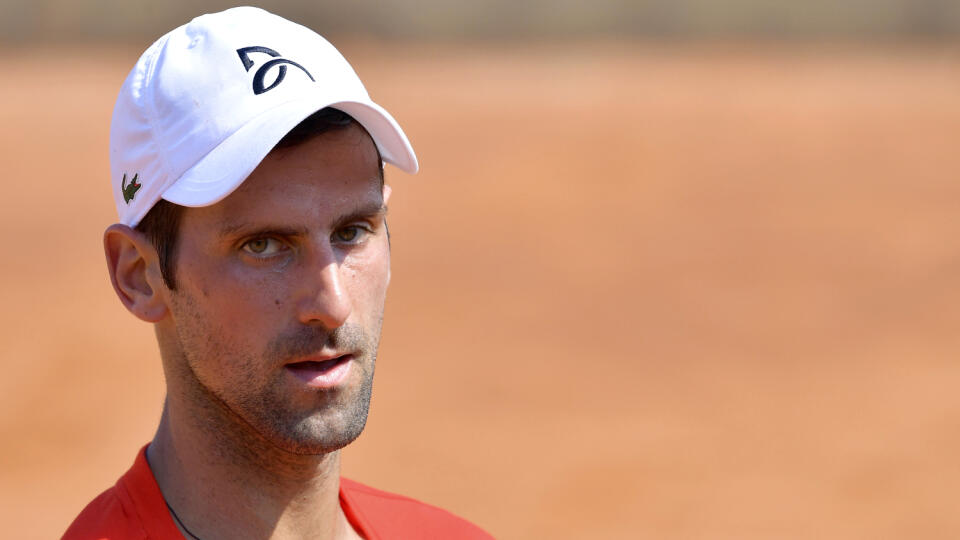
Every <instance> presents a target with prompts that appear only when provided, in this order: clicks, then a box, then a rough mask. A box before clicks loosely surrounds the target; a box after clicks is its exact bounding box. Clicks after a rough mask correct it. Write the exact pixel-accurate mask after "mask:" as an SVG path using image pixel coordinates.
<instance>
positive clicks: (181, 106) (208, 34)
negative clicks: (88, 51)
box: [110, 7, 418, 227]
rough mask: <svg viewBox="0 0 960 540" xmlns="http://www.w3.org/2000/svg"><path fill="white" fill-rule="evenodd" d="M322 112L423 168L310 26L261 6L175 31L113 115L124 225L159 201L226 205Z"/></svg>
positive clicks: (153, 51)
mask: <svg viewBox="0 0 960 540" xmlns="http://www.w3.org/2000/svg"><path fill="white" fill-rule="evenodd" d="M324 107H333V108H336V109H339V110H341V111H343V112H345V113H347V114H349V115H350V116H352V117H353V118H354V119H356V120H357V121H358V122H359V123H360V124H361V125H363V127H364V128H365V129H366V130H367V132H368V133H369V134H370V136H371V137H372V138H373V141H374V143H375V144H376V145H377V149H378V150H379V151H380V155H381V157H382V158H383V160H384V161H385V162H388V163H392V164H393V165H396V166H397V167H399V168H400V169H401V170H403V171H405V172H407V173H410V174H413V173H416V172H417V169H418V165H417V157H416V155H415V154H414V153H413V148H412V147H411V146H410V142H409V141H408V140H407V137H406V135H404V133H403V130H402V129H400V125H399V124H397V122H396V120H394V119H393V117H392V116H390V113H388V112H387V111H386V110H384V109H383V107H380V106H379V105H377V104H376V103H374V102H373V101H371V100H370V96H369V95H368V94H367V91H366V89H365V88H364V87H363V83H361V82H360V79H359V78H358V77H357V74H356V73H355V72H354V71H353V68H352V67H350V64H349V63H347V61H346V59H345V58H344V57H343V55H341V54H340V52H339V51H337V49H335V48H334V47H333V45H331V44H330V43H329V42H328V41H327V40H325V39H324V38H323V37H321V36H320V35H318V34H317V33H315V32H314V31H312V30H310V29H309V28H306V27H304V26H301V25H299V24H296V23H293V22H290V21H288V20H286V19H283V18H281V17H278V16H276V15H273V14H272V13H268V12H266V11H264V10H262V9H258V8H252V7H238V8H233V9H228V10H226V11H223V12H220V13H214V14H210V15H203V16H201V17H197V18H196V19H194V20H192V21H191V22H189V23H188V24H185V25H183V26H181V27H179V28H176V29H175V30H173V31H171V32H170V33H168V34H167V35H165V36H163V37H161V38H160V39H158V40H157V41H156V42H155V43H154V44H153V45H151V46H150V48H148V49H147V50H146V51H145V52H144V53H143V55H142V56H141V57H140V59H139V60H138V61H137V63H136V65H135V66H134V67H133V70H132V71H131V72H130V74H129V75H128V76H127V79H126V80H125V81H124V83H123V87H121V89H120V95H119V96H118V97H117V103H116V105H115V107H114V110H113V121H112V123H111V127H110V173H111V175H112V182H113V197H114V201H115V202H116V205H117V213H118V214H119V216H120V222H121V223H123V224H126V225H129V226H131V227H134V226H136V225H137V223H139V222H140V220H141V219H142V218H143V216H144V215H146V213H147V212H148V211H149V210H150V208H152V207H153V205H154V204H156V203H157V201H159V200H160V199H161V198H162V199H166V200H168V201H170V202H172V203H175V204H179V205H183V206H207V205H210V204H214V203H216V202H217V201H220V200H221V199H223V198H224V197H226V196H227V195H229V194H230V193H231V192H233V190H234V189H236V188H237V187H238V186H239V185H240V184H241V183H242V182H243V181H244V180H245V179H246V178H247V176H249V175H250V173H251V172H253V170H254V169H255V168H256V167H257V165H259V164H260V162H261V161H262V160H263V158H264V157H266V155H267V154H268V153H269V152H270V150H272V149H273V147H274V145H276V144H277V142H279V141H280V139H282V138H283V136H284V135H286V134H287V133H288V132H289V131H290V130H291V129H293V128H294V127H296V125H297V124H299V123H300V122H301V121H302V120H304V119H305V118H306V117H308V116H310V115H311V114H313V113H314V112H316V111H318V110H320V109H323V108H324Z"/></svg>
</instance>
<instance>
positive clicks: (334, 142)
mask: <svg viewBox="0 0 960 540" xmlns="http://www.w3.org/2000/svg"><path fill="white" fill-rule="evenodd" d="M110 139H111V140H110V157H111V169H112V170H111V172H112V174H113V191H114V197H115V200H116V204H117V209H118V212H119V217H120V223H117V224H115V225H112V226H110V227H109V228H108V229H107V230H106V232H105V234H104V249H105V252H106V257H107V265H108V268H109V271H110V278H111V281H112V283H113V286H114V289H115V291H116V293H117V296H118V297H119V298H120V300H121V302H122V303H123V304H124V306H125V307H126V308H127V309H128V310H129V311H130V312H131V313H133V314H134V315H136V316H137V317H139V318H140V319H142V320H144V321H148V322H150V323H153V324H154V328H155V332H156V336H157V341H158V343H159V347H160V352H161V357H162V360H163V370H164V376H165V379H166V383H167V397H166V401H165V403H164V408H163V413H162V417H161V420H160V425H159V427H158V429H157V433H156V435H155V437H154V439H153V441H151V442H150V444H148V445H147V446H145V447H144V448H143V449H142V450H141V451H140V453H139V455H138V456H137V458H136V461H135V463H134V465H133V467H132V468H131V469H130V470H129V471H128V472H127V473H126V474H125V475H124V476H123V477H122V478H121V479H120V480H119V481H118V482H117V484H116V485H115V486H114V487H112V488H110V489H109V490H107V491H105V492H104V493H103V494H101V495H100V496H99V497H97V498H96V499H95V500H94V501H93V502H91V503H90V504H89V505H88V506H87V507H86V509H84V511H83V512H82V513H81V514H80V516H79V517H78V518H77V519H76V520H75V521H74V523H73V524H72V525H71V527H70V528H69V530H68V531H67V532H66V534H65V536H64V538H67V539H69V540H74V539H85V538H97V539H100V538H109V539H132V538H137V539H140V538H180V537H185V538H191V539H203V540H214V539H231V540H234V539H243V538H258V539H259V538H298V539H306V538H310V539H343V538H361V537H362V538H369V539H373V538H489V535H487V534H486V533H484V532H483V531H481V530H480V529H478V528H477V527H475V526H474V525H471V524H470V523H468V522H466V521H464V520H462V519H460V518H458V517H455V516H453V515H451V514H449V513H447V512H445V511H443V510H440V509H437V508H434V507H431V506H428V505H425V504H423V503H419V502H417V501H414V500H412V499H408V498H405V497H400V496H397V495H392V494H388V493H384V492H381V491H377V490H375V489H372V488H368V487H366V486H362V485H360V484H358V483H356V482H351V481H349V480H346V479H341V478H340V474H339V469H340V453H339V451H340V449H341V448H343V447H344V446H346V445H348V444H350V442H352V441H353V440H354V439H356V437H357V436H358V435H359V434H360V432H361V431H362V430H363V427H364V424H365V422H366V416H367V409H368V405H369V400H370V392H371V387H372V378H373V371H374V360H375V357H376V351H377V344H378V341H379V336H380V327H381V321H382V315H383V307H384V299H385V295H386V290H387V284H388V283H389V281H390V248H389V238H388V234H387V226H386V222H385V213H386V205H387V201H388V199H389V197H390V188H389V187H388V186H386V185H384V183H383V163H384V162H389V163H392V164H394V165H396V166H397V167H399V168H400V169H402V170H404V171H406V172H408V173H415V172H416V171H417V168H418V165H417V159H416V156H415V155H414V153H413V150H412V148H411V147H410V144H409V142H408V141H407V138H406V136H405V135H404V133H403V131H402V130H401V129H400V126H399V125H398V124H397V123H396V121H394V119H393V118H392V117H391V116H390V115H389V114H388V113H387V112H386V111H385V110H383V109H382V108H381V107H379V106H378V105H376V104H375V103H373V102H372V101H371V100H370V98H369V96H368V95H367V93H366V90H365V89H364V87H363V85H362V84H361V82H360V80H359V79H358V78H357V76H356V74H355V73H354V72H353V70H352V68H351V67H350V65H349V64H348V63H347V62H346V60H345V59H344V58H343V57H342V56H341V55H340V53H339V52H338V51H337V50H336V49H334V48H333V46H332V45H330V44H329V43H327V42H326V41H325V40H324V39H323V38H322V37H320V36H319V35H317V34H315V33H314V32H312V31H310V30H308V29H307V28H304V27H302V26H299V25H296V24H294V23H291V22H289V21H286V20H284V19H282V18H280V17H277V16H274V15H271V14H269V13H267V12H265V11H262V10H259V9H254V8H235V9H231V10H228V11H225V12H222V13H217V14H213V15H205V16H202V17H199V18H197V19H194V20H193V21H192V22H190V23H189V24H187V25H184V26H182V27H180V28H177V29H175V30H173V31H172V32H170V33H169V34H167V35H165V36H163V37H162V38H160V39H159V40H158V41H157V42H156V43H154V44H153V45H152V46H151V47H150V48H149V49H147V51H146V52H145V53H144V54H143V56H142V57H141V58H140V59H139V61H138V62H137V64H136V65H135V66H134V68H133V70H132V71H131V73H130V75H129V76H128V77H127V79H126V81H125V82H124V84H123V87H122V88H121V91H120V95H119V97H118V99H117V104H116V107H115V109H114V116H113V122H112V127H111V136H110Z"/></svg>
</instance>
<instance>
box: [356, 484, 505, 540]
mask: <svg viewBox="0 0 960 540" xmlns="http://www.w3.org/2000/svg"><path fill="white" fill-rule="evenodd" d="M340 505H341V506H342V507H343V510H344V512H345V513H346V514H347V518H348V519H349V520H350V521H351V522H352V523H354V524H360V525H361V528H362V529H369V530H364V531H361V532H366V533H367V534H368V535H370V536H373V537H382V538H457V539H478V540H481V539H482V540H489V539H491V538H493V537H492V536H490V534H489V533H487V532H485V531H484V530H483V529H481V528H479V527H477V526H476V525H474V524H472V523H470V522H469V521H467V520H465V519H463V518H461V517H458V516H456V515H454V514H452V513H450V512H448V511H446V510H444V509H442V508H437V507H436V506H432V505H429V504H426V503H423V502H420V501H418V500H416V499H412V498H410V497H405V496H403V495H397V494H396V493H389V492H386V491H382V490H379V489H376V488H372V487H370V486H367V485H364V484H361V483H359V482H356V481H353V480H350V479H347V478H341V479H340ZM371 533H373V534H371Z"/></svg>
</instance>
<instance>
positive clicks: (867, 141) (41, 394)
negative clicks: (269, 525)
mask: <svg viewBox="0 0 960 540" xmlns="http://www.w3.org/2000/svg"><path fill="white" fill-rule="evenodd" d="M144 45H145V44H144ZM139 49H140V47H137V48H122V49H121V48H115V49H106V48H82V49H79V50H72V51H68V50H53V49H46V50H41V51H40V52H36V51H33V52H31V51H28V50H26V49H16V48H14V49H9V48H7V49H5V50H3V51H2V52H0V182H2V192H0V193H2V200H3V203H2V205H3V206H2V208H3V210H2V212H0V230H2V231H3V235H2V238H3V243H2V245H3V250H2V253H3V255H2V256H0V271H2V280H0V298H2V304H0V305H2V310H0V333H2V334H0V355H2V369H3V377H2V378H0V522H2V523H3V529H4V530H3V533H2V535H3V536H4V537H5V538H16V539H30V538H37V539H40V538H55V537H58V536H59V535H60V534H61V533H62V532H63V530H64V529H65V528H66V527H67V525H68V523H69V522H70V521H71V520H72V518H73V517H74V516H75V515H76V514H77V512H79V511H80V509H81V508H82V507H83V506H84V505H85V504H86V503H87V502H88V501H89V500H90V499H92V498H93V497H94V496H95V495H96V494H97V493H99V492H100V491H101V490H103V489H104V488H106V487H107V486H109V485H111V484H112V483H113V482H114V481H115V479H116V478H117V477H118V476H119V475H120V474H121V473H122V472H123V471H124V470H126V469H127V467H128V466H129V465H130V463H131V462H132V460H133V457H134V454H135V453H136V451H137V449H138V448H139V447H140V446H141V445H142V444H143V443H144V442H146V441H147V440H149V439H150V437H151V436H152V434H153V430H154V429H155V426H156V423H157V421H158V418H159V412H160V407H161V404H162V400H163V394H164V385H163V381H162V377H161V372H160V364H159V357H158V353H157V351H156V345H155V343H154V338H153V334H152V329H151V328H150V327H149V326H148V325H147V324H144V323H141V322H139V321H137V320H136V319H134V318H133V317H132V316H130V315H128V314H127V313H126V312H125V311H124V309H123V308H122V307H121V305H120V303H119V302H118V301H117V299H116V298H115V297H114V294H113V292H112V289H111V288H110V285H109V282H108V279H107V274H106V271H105V265H104V262H103V256H102V254H101V247H100V235H101V233H102V231H103V229H104V228H105V227H106V226H107V225H108V224H109V223H111V222H112V221H113V219H114V214H113V207H112V205H113V202H112V199H111V197H110V187H109V185H110V183H109V177H108V175H109V168H108V161H107V139H108V133H109V122H110V114H111V110H112V105H113V100H114V97H115V95H116V92H117V90H118V89H119V86H120V84H121V82H122V80H123V78H124V76H125V75H126V72H127V70H128V69H129V67H130V66H131V65H132V64H133V62H134V60H135V59H136V56H137V55H138V54H139ZM343 49H344V51H345V53H346V54H347V56H348V57H349V58H351V60H352V61H353V63H354V65H355V67H356V68H357V70H358V72H359V73H360V75H361V76H362V77H363V78H364V79H365V81H366V82H367V86H368V88H369V89H370V91H371V94H372V95H373V96H374V98H375V99H377V100H378V101H380V102H381V103H382V104H383V105H384V106H386V107H387V108H388V109H389V110H390V111H392V112H393V113H394V115H395V116H396V117H397V118H398V119H400V121H401V123H402V124H403V125H404V126H405V128H406V130H407V133H408V134H409V136H410V138H411V140H412V141H413V143H414V146H415V148H416V149H417V152H418V154H419V156H420V159H421V164H422V173H421V174H420V175H418V176H416V177H408V176H406V175H404V174H402V173H400V172H398V171H395V170H389V169H388V173H387V174H388V182H390V183H392V184H393V185H394V188H395V189H394V199H393V200H392V201H391V202H392V208H391V214H390V225H391V232H392V234H393V255H394V258H393V265H394V266H393V282H392V286H391V292H390V298H389V301H388V306H387V313H386V324H385V331H384V337H383V343H382V347H381V354H380V362H379V365H378V369H377V383H376V385H375V390H374V401H373V406H372V413H371V419H370V422H369V424H368V426H367V430H366V432H365V433H364V435H363V436H362V437H361V438H360V439H359V440H358V441H357V442H356V443H355V444H353V445H352V446H350V447H349V448H348V449H347V450H345V451H344V468H345V473H346V474H347V475H349V476H352V477H354V478H356V479H357V480H360V481H363V482H366V483H369V484H372V485H374V486H377V487H379V488H382V489H387V490H391V491H398V492H402V493H405V494H408V495H411V496H414V497H417V498H419V499H422V500H425V501H428V502H432V503H434V504H437V505H440V506H443V507H446V508H448V509H450V510H452V511H454V512H456V513H458V514H461V515H463V516H465V517H467V518H469V519H471V520H472V521H475V522H476V523H478V524H480V525H482V526H483V527H485V528H486V529H488V530H489V531H491V532H492V533H493V534H494V535H496V536H497V537H498V538H504V539H528V538H530V539H539V538H552V539H553V538H557V539H560V538H562V539H567V538H569V539H574V538H577V539H580V538H605V539H610V538H624V539H627V538H630V539H633V538H657V539H704V540H708V539H709V540H722V539H738V540H742V539H770V538H777V539H810V538H818V539H844V540H854V539H875V538H923V539H927V540H930V539H941V538H942V539H948V538H951V539H952V538H958V537H960V512H957V508H958V504H960V503H958V501H957V494H958V492H960V466H958V456H960V359H958V352H960V150H958V149H960V52H958V49H957V48H956V47H953V48H950V47H925V48H884V49H870V48H850V47H825V48H819V49H815V48H810V47H805V48H804V47H796V46H795V47H784V46H716V47H710V46H705V45H702V46H674V47H668V46H664V45H638V44H632V45H631V44H615V43H604V44H596V45H589V46H579V45H578V46H572V45H566V46H559V47H557V46H547V45H536V46H524V45H509V46H502V47H499V48H483V49H476V48H469V47H464V46H456V47H451V46H439V45H437V46H425V45H418V46H395V45H390V44H382V43H355V44H349V43H348V44H346V45H344V46H343Z"/></svg>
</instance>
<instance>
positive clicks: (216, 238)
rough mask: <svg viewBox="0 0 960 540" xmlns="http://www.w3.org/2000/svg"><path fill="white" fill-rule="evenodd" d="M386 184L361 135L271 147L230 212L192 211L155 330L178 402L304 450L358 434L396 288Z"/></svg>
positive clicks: (231, 200)
mask: <svg viewBox="0 0 960 540" xmlns="http://www.w3.org/2000/svg"><path fill="white" fill-rule="evenodd" d="M381 186H382V181H381V179H380V172H379V161H378V155H377V152H376V149H375V147H374V145H373V141H372V140H371V139H370V137H369V136H368V135H367V134H366V133H365V132H364V131H363V130H362V129H360V128H359V127H358V126H356V125H351V126H350V127H349V128H347V129H341V130H335V131H331V132H328V133H325V134H323V135H321V136H319V137H316V138H314V139H312V140H310V141H308V142H306V143H304V144H302V145H299V146H295V147H292V148H287V149H282V150H275V151H274V152H272V153H271V154H270V155H269V156H267V158H266V159H265V160H264V161H263V162H262V163H261V164H260V166H259V167H258V168H257V169H256V171H254V173H253V174H252V175H251V176H250V177H249V178H248V179H247V180H246V181H245V182H244V183H243V184H242V185H241V186H240V187H239V188H238V189H237V190H236V191H235V192H233V193H232V194H231V195H229V196H228V197H227V198H226V199H224V200H223V201H221V202H219V203H217V204H214V205H212V206H207V207H203V208H189V209H186V211H185V213H184V215H183V219H182V222H181V227H180V244H179V251H178V254H177V264H176V281H177V289H176V290H175V291H167V292H166V295H167V297H168V299H169V301H168V305H169V308H170V310H169V312H170V317H168V318H167V319H166V320H165V321H163V322H162V323H161V328H160V329H159V332H160V335H161V347H162V348H163V354H164V361H165V364H167V365H166V369H167V377H168V385H169V386H170V387H171V392H170V399H181V400H182V401H184V402H185V403H187V404H188V405H187V406H197V405H199V406H203V407H206V406H209V405H213V406H214V407H216V408H217V409H218V410H225V411H227V414H228V415H231V416H233V417H234V418H233V419H234V420H236V419H239V420H241V422H235V424H236V425H240V426H247V427H249V428H252V429H253V430H254V431H256V432H257V433H258V434H259V435H260V436H262V437H263V438H265V439H266V440H267V441H269V442H270V443H272V444H273V445H275V446H277V447H279V448H282V449H284V450H287V451H290V452H295V453H301V454H319V453H326V452H330V451H333V450H337V449H339V448H342V447H343V446H345V445H347V444H349V443H350V442H351V441H353V440H354V439H355V438H356V437H357V436H358V435H359V434H360V432H361V431H362V430H363V426H364V424H365V422H366V417H367V409H368V406H369V400H370V392H371V388H372V382H373V371H374V361H375V357H376V351H377V344H378V342H379V338H380V327H381V323H382V316H383V307H384V300H385V297H386V292H387V284H388V282H389V280H390V252H389V245H388V242H387V233H386V226H385V222H384V217H385V211H386V208H385V204H386V199H387V197H388V196H389V188H387V189H383V188H382V187H381ZM171 377H172V378H173V379H175V380H173V381H171V380H170V379H171ZM174 386H176V388H173V387H174Z"/></svg>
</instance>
